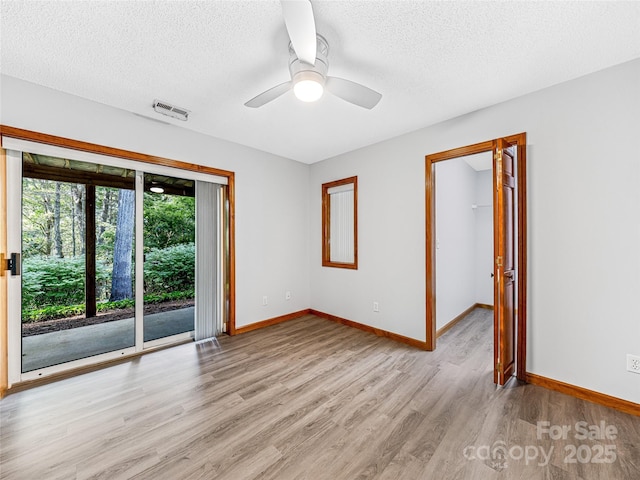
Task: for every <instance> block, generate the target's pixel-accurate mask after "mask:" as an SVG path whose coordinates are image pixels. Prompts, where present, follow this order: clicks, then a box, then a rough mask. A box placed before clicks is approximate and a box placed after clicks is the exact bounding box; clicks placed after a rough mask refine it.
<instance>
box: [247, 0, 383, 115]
mask: <svg viewBox="0 0 640 480" xmlns="http://www.w3.org/2000/svg"><path fill="white" fill-rule="evenodd" d="M281 3H282V13H283V16H284V23H285V26H286V27H287V32H288V33H289V39H290V40H291V42H290V43H289V56H290V61H289V72H290V74H291V80H289V81H288V82H284V83H281V84H280V85H276V86H275V87H273V88H270V89H269V90H267V91H266V92H262V93H261V94H259V95H257V96H256V97H254V98H252V99H251V100H249V101H248V102H247V103H245V105H246V106H247V107H251V108H258V107H261V106H263V105H264V104H266V103H269V102H271V101H272V100H275V99H276V98H278V97H279V96H281V95H284V94H285V93H286V92H288V91H289V90H291V89H293V92H294V93H295V95H296V97H297V98H298V99H300V100H302V101H304V102H315V101H316V100H318V99H320V97H321V96H322V94H323V92H324V89H325V88H326V89H327V90H328V91H329V92H331V93H333V94H334V95H335V96H337V97H340V98H341V99H343V100H346V101H347V102H349V103H353V104H354V105H358V106H359V107H363V108H367V109H372V108H373V107H375V106H376V105H377V104H378V102H379V101H380V99H381V98H382V95H381V94H379V93H378V92H376V91H375V90H371V89H370V88H368V87H365V86H364V85H360V84H359V83H356V82H352V81H350V80H345V79H344V78H338V77H330V76H327V71H328V69H329V62H328V60H327V56H328V54H329V44H328V43H327V40H326V39H325V38H324V37H323V36H321V35H318V34H317V33H316V24H315V19H314V17H313V9H312V8H311V2H310V1H309V0H282V2H281Z"/></svg>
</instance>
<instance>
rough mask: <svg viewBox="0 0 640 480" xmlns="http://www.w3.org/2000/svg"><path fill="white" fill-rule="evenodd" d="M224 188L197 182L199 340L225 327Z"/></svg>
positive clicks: (213, 335)
mask: <svg viewBox="0 0 640 480" xmlns="http://www.w3.org/2000/svg"><path fill="white" fill-rule="evenodd" d="M220 189H221V188H220V185H217V184H215V183H209V182H203V181H199V180H198V181H196V308H195V340H196V341H199V340H205V339H207V338H212V337H215V336H216V335H217V334H218V333H220V330H221V321H222V317H221V315H220V310H221V306H220V289H221V288H222V284H221V282H220V274H219V273H220V271H221V270H222V265H221V261H220V255H219V252H220V243H221V242H220V229H219V226H220V218H221V214H220V206H221V203H220Z"/></svg>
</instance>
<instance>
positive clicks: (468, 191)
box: [435, 158, 476, 329]
mask: <svg viewBox="0 0 640 480" xmlns="http://www.w3.org/2000/svg"><path fill="white" fill-rule="evenodd" d="M435 170H436V175H435V178H436V205H435V209H436V329H440V328H442V327H444V326H445V325H446V324H447V323H449V322H451V321H452V320H453V319H455V318H456V317H457V316H458V315H460V314H461V313H462V312H464V311H465V310H467V309H468V308H469V307H471V306H472V305H473V304H475V303H476V299H475V297H476V261H475V255H476V238H475V237H476V222H475V216H474V210H473V209H472V208H471V205H472V204H474V203H475V198H476V171H475V170H474V169H473V168H471V167H470V166H469V165H468V164H467V162H465V161H464V159H463V158H455V159H452V160H447V161H444V162H438V163H436V164H435Z"/></svg>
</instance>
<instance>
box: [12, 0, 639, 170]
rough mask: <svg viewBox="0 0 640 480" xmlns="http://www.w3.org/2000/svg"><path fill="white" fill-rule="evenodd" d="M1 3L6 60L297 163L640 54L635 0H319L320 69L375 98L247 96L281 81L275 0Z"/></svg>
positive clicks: (24, 74) (58, 84) (44, 78)
mask: <svg viewBox="0 0 640 480" xmlns="http://www.w3.org/2000/svg"><path fill="white" fill-rule="evenodd" d="M0 1H1V5H0V7H1V10H0V14H1V17H0V18H1V19H0V28H1V38H0V40H1V43H0V49H1V50H0V54H1V56H0V72H2V73H3V74H6V75H10V76H14V77H18V78H21V79H24V80H28V81H31V82H34V83H37V84H41V85H45V86H47V87H51V88H54V89H57V90H61V91H64V92H68V93H72V94H75V95H79V96H81V97H85V98H88V99H91V100H95V101H97V102H100V103H104V104H108V105H112V106H115V107H118V108H122V109H124V110H128V111H131V112H134V113H137V114H142V115H146V116H150V117H156V118H160V119H162V120H166V121H169V122H171V123H174V124H176V125H180V126H182V127H185V128H189V129H192V130H195V131H198V132H202V133H205V134H208V135H212V136H215V137H219V138H223V139H227V140H231V141H234V142H238V143H241V144H244V145H248V146H251V147H255V148H258V149H260V150H264V151H267V152H271V153H275V154H278V155H282V156H284V157H288V158H292V159H295V160H299V161H301V162H306V163H313V162H316V161H319V160H322V159H325V158H328V157H332V156H335V155H337V154H340V153H343V152H346V151H350V150H354V149H356V148H359V147H362V146H365V145H369V144H372V143H376V142H379V141H382V140H385V139H387V138H391V137H394V136H396V135H399V134H402V133H406V132H409V131H413V130H416V129H419V128H421V127H424V126H427V125H430V124H433V123H436V122H439V121H442V120H445V119H449V118H452V117H455V116H458V115H461V114H464V113H467V112H470V111H474V110H477V109H479V108H483V107H486V106H489V105H492V104H495V103H498V102H501V101H504V100H507V99H510V98H513V97H517V96H520V95H523V94H525V93H528V92H532V91H535V90H539V89H541V88H544V87H547V86H550V85H553V84H556V83H559V82H563V81H566V80H569V79H572V78H576V77H579V76H582V75H585V74H587V73H591V72H594V71H597V70H600V69H603V68H606V67H608V66H611V65H615V64H619V63H622V62H625V61H628V60H631V59H634V58H638V57H640V2H637V1H633V2H619V1H607V2H548V1H536V2H432V1H390V0H389V1H320V0H314V1H313V2H312V5H313V9H314V12H315V17H316V25H317V30H318V33H320V34H322V35H324V36H325V37H326V38H327V40H328V41H329V45H330V52H329V62H330V66H329V74H330V75H333V76H338V77H344V78H347V79H350V80H353V81H356V82H359V83H362V84H364V85H367V86H369V87H371V88H373V89H375V90H377V91H379V92H380V93H382V94H383V98H382V100H381V102H380V104H379V105H378V106H376V107H375V108H374V109H373V110H370V111H369V110H365V109H362V108H359V107H356V106H354V105H351V104H348V103H346V102H344V101H342V100H340V99H338V98H336V97H333V96H331V95H329V94H325V96H324V97H323V98H322V99H321V100H320V101H319V102H317V103H314V104H304V103H302V102H299V101H297V100H296V99H295V97H294V96H293V94H292V93H291V92H290V93H287V94H285V95H284V96H283V97H280V98H279V99H277V100H275V101H273V102H271V103H269V104H267V105H265V106H264V107H262V108H259V109H250V108H247V107H245V106H244V105H243V104H244V102H246V101H247V100H249V99H250V98H252V97H253V96H255V95H256V94H258V93H260V92H262V91H264V90H266V89H267V88H270V87H272V86H274V85H276V84H278V83H281V82H284V81H287V80H289V73H288V68H287V65H288V50H287V45H288V37H287V33H286V29H285V27H284V23H283V20H282V15H281V9H280V4H279V2H278V1H275V0H264V1H211V0H210V1H188V0H184V1H161V0H158V1H88V0H85V1H65V2H56V1H45V2H42V1H29V2H22V1H10V0H0ZM154 98H159V99H162V100H166V101H169V102H173V103H175V104H176V105H178V106H181V107H184V108H187V109H189V110H191V111H192V114H191V116H190V119H189V121H188V122H187V123H184V122H181V121H179V120H172V119H169V118H168V117H161V116H159V115H158V114H156V113H154V112H153V110H152V109H151V104H152V101H153V99H154Z"/></svg>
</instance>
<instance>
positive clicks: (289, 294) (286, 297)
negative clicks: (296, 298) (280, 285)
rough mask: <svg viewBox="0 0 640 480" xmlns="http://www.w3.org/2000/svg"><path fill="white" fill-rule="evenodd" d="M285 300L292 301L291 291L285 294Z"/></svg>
mask: <svg viewBox="0 0 640 480" xmlns="http://www.w3.org/2000/svg"><path fill="white" fill-rule="evenodd" d="M284 299H285V300H291V292H290V291H289V290H287V291H286V292H285V293H284Z"/></svg>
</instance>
